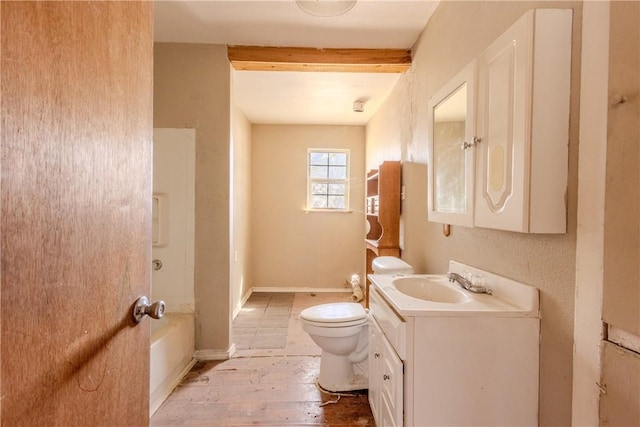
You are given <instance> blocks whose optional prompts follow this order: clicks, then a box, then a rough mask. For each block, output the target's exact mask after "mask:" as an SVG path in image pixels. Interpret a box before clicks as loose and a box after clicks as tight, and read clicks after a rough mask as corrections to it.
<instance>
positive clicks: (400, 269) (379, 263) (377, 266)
mask: <svg viewBox="0 0 640 427" xmlns="http://www.w3.org/2000/svg"><path fill="white" fill-rule="evenodd" d="M371 268H372V269H373V272H374V273H375V274H413V267H411V266H410V265H409V264H407V263H406V262H404V261H403V260H401V259H400V258H396V257H394V256H379V257H377V258H374V260H373V261H372V262H371Z"/></svg>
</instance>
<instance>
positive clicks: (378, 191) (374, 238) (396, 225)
mask: <svg viewBox="0 0 640 427" xmlns="http://www.w3.org/2000/svg"><path fill="white" fill-rule="evenodd" d="M400 186H401V165H400V162H399V161H386V162H383V163H382V164H381V165H380V166H379V168H378V169H372V170H371V171H369V173H367V209H366V214H367V215H366V217H367V222H368V223H369V232H368V233H367V235H366V237H365V245H366V254H367V261H366V262H367V266H366V267H367V274H370V273H373V269H372V268H371V263H372V261H373V259H374V258H376V257H378V256H385V255H386V256H395V257H400ZM369 284H370V283H369V280H368V279H367V281H366V292H365V303H366V306H367V307H368V306H369Z"/></svg>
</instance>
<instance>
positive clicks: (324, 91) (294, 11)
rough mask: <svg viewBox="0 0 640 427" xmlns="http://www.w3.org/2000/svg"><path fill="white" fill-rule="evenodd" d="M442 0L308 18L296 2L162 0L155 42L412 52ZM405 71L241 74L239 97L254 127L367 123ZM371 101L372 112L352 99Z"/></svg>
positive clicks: (401, 0)
mask: <svg viewBox="0 0 640 427" xmlns="http://www.w3.org/2000/svg"><path fill="white" fill-rule="evenodd" d="M327 1H331V0H327ZM437 4H438V1H435V0H410V1H406V0H359V1H358V2H357V3H356V5H355V6H354V7H353V9H351V10H350V11H349V12H347V13H346V14H345V15H342V16H338V17H333V18H321V17H314V16H311V15H307V14H306V13H304V12H303V11H302V10H300V9H299V8H298V7H297V6H296V4H295V2H294V0H258V1H244V0H234V1H194V0H192V1H185V0H180V1H156V2H155V6H154V8H155V22H154V26H155V41H157V42H184V43H214V44H227V45H248V46H287V47H316V48H394V49H410V48H411V47H412V46H413V44H414V42H415V41H416V40H417V38H418V36H419V35H420V33H421V32H422V29H423V28H424V26H425V25H426V23H427V21H428V19H429V18H430V16H431V14H432V13H433V11H434V10H435V8H436V6H437ZM398 78H399V75H398V74H369V73H367V74H362V73H357V74H356V73H309V72H306V73H303V72H273V71H272V72H268V71H264V72H257V71H234V74H233V91H232V92H233V98H234V101H235V102H236V105H238V107H239V108H240V109H241V110H242V111H243V112H244V113H245V115H246V116H247V118H248V119H249V120H250V121H251V122H253V123H278V124H359V125H362V124H366V123H367V122H368V120H369V118H370V117H371V115H372V114H373V113H374V112H375V110H376V109H377V108H378V106H379V105H380V104H381V103H382V102H383V101H384V99H385V98H386V96H387V95H388V94H389V92H390V91H391V89H392V88H393V86H394V85H395V83H396V81H397V79H398ZM358 99H364V100H367V103H366V104H365V111H364V112H362V113H355V112H353V111H352V106H353V102H354V101H356V100H358Z"/></svg>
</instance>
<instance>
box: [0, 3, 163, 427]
mask: <svg viewBox="0 0 640 427" xmlns="http://www.w3.org/2000/svg"><path fill="white" fill-rule="evenodd" d="M152 19H153V18H152V3H151V2H62V1H61V2H31V1H25V2H5V1H3V2H2V3H1V20H2V26H1V39H2V52H1V54H2V56H1V90H2V92H1V95H2V99H1V114H2V116H1V120H2V122H1V126H2V128H1V131H2V145H1V154H2V158H1V162H2V163H1V173H2V188H1V200H0V201H1V215H2V216H1V228H0V236H1V244H2V246H1V251H2V252H1V255H2V264H1V288H0V291H1V294H0V295H1V302H0V314H1V325H2V336H1V380H2V383H1V395H2V407H1V410H2V414H1V415H2V416H1V420H2V425H3V426H35V425H37V426H81V425H87V426H99V425H103V426H141V425H147V424H148V420H149V416H148V405H149V403H148V399H149V394H148V393H149V366H148V365H149V320H144V322H143V323H141V324H139V325H137V326H136V325H135V324H134V323H133V321H132V319H131V310H132V305H133V302H134V301H135V300H136V298H137V297H138V296H140V295H142V294H148V292H149V280H150V262H151V259H150V252H151V243H150V227H151V182H152V181H151V150H152V126H153V125H152V90H153V88H152V59H153V58H152V57H153V40H152Z"/></svg>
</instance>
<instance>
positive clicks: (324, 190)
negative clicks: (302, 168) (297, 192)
mask: <svg viewBox="0 0 640 427" xmlns="http://www.w3.org/2000/svg"><path fill="white" fill-rule="evenodd" d="M308 160H309V167H308V169H307V177H308V179H307V182H308V184H307V185H308V186H307V207H308V208H309V209H335V210H347V209H348V208H349V150H319V149H314V148H311V149H309V156H308Z"/></svg>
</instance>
